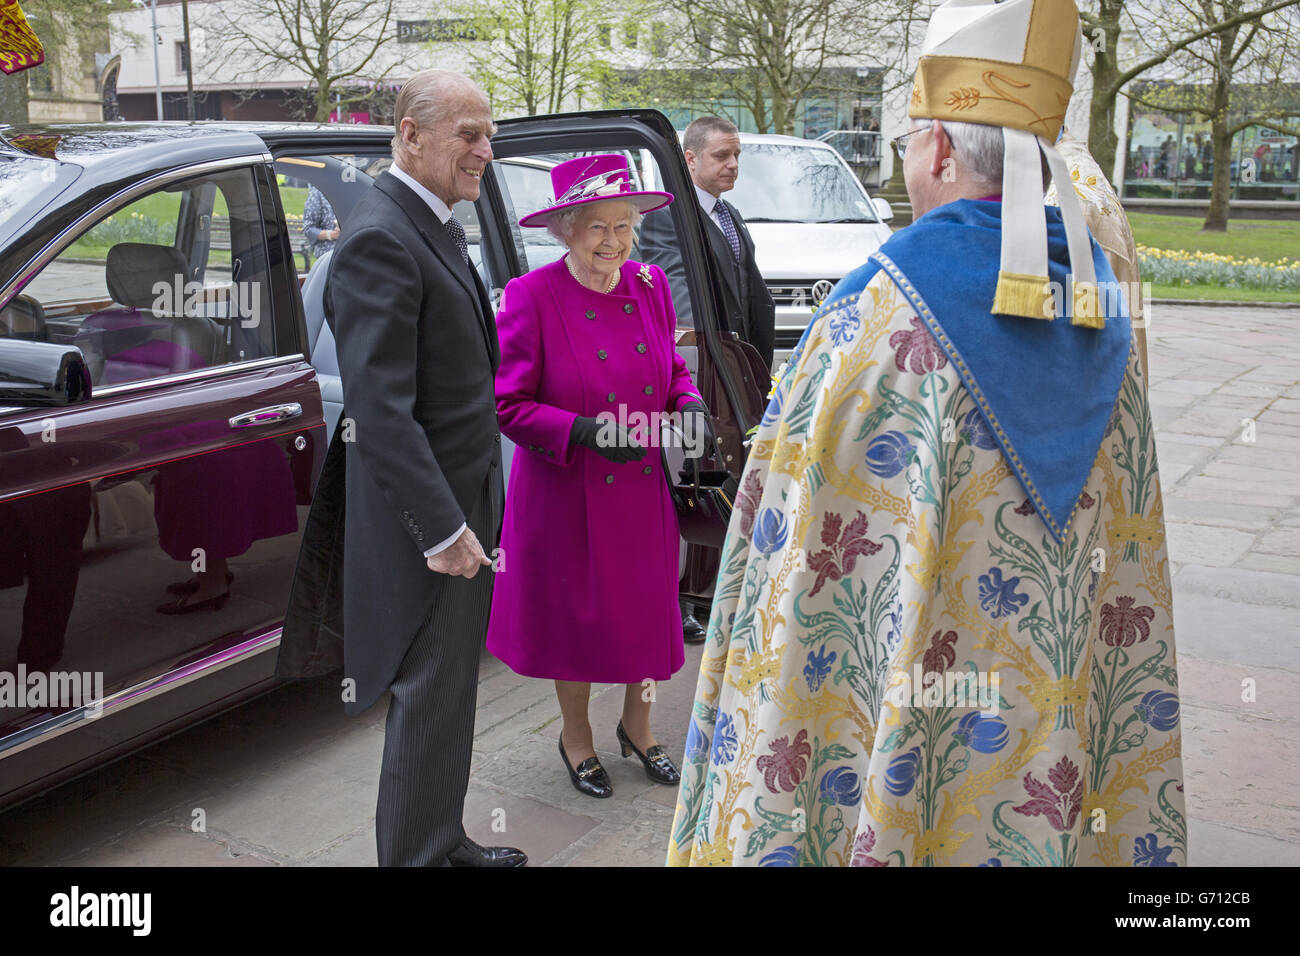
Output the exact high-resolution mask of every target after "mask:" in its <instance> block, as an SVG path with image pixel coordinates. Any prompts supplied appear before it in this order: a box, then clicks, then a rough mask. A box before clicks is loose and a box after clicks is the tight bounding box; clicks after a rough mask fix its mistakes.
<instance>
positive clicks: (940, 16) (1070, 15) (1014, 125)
mask: <svg viewBox="0 0 1300 956" xmlns="http://www.w3.org/2000/svg"><path fill="white" fill-rule="evenodd" d="M1082 51H1083V35H1082V34H1081V33H1080V31H1079V11H1078V9H1077V8H1076V7H1075V5H1074V0H948V2H947V3H944V4H943V5H942V6H940V7H939V8H938V9H936V10H935V11H934V14H933V15H932V16H931V17H930V23H929V26H928V27H927V29H926V34H925V43H924V44H923V46H922V48H921V60H920V62H919V63H918V64H917V68H916V80H915V82H914V84H913V86H912V99H911V105H910V107H909V108H908V111H907V114H908V116H911V117H914V118H916V119H937V120H940V121H943V120H955V121H959V122H966V123H983V124H985V125H988V126H1001V127H1002V130H1003V139H1004V142H1005V145H1006V150H1005V155H1004V158H1003V165H1002V261H1001V266H1000V269H999V271H998V285H997V292H996V294H995V296H994V300H993V308H992V311H994V312H997V313H1001V314H1004V315H1019V316H1025V317H1027V318H1039V319H1041V318H1050V317H1051V316H1052V315H1053V312H1054V310H1053V309H1052V307H1051V301H1052V300H1051V291H1050V282H1049V279H1048V273H1047V220H1046V212H1045V208H1046V207H1045V206H1044V204H1043V189H1042V172H1041V166H1040V164H1039V159H1038V157H1039V153H1040V152H1041V153H1042V154H1043V155H1044V156H1045V157H1046V158H1047V163H1048V168H1049V169H1050V170H1051V173H1052V181H1053V182H1055V183H1056V188H1057V192H1058V194H1059V196H1060V204H1061V216H1062V218H1063V219H1064V222H1065V234H1066V240H1067V243H1068V246H1069V251H1070V271H1071V273H1072V274H1073V277H1074V289H1073V293H1074V296H1073V299H1074V301H1073V306H1072V308H1071V309H1070V314H1071V321H1072V322H1073V323H1074V324H1075V325H1087V326H1090V327H1093V328H1100V327H1101V326H1102V324H1103V322H1104V318H1103V316H1102V315H1101V313H1100V311H1099V303H1098V301H1097V276H1096V270H1095V269H1094V268H1093V263H1092V248H1091V243H1090V242H1089V239H1088V230H1087V226H1086V225H1085V224H1084V219H1083V210H1082V208H1081V207H1080V206H1079V201H1078V197H1077V196H1076V195H1075V193H1074V189H1073V187H1072V185H1071V183H1070V174H1069V170H1068V168H1067V167H1066V164H1065V161H1064V160H1063V159H1062V158H1061V157H1060V155H1059V154H1058V153H1057V152H1056V149H1055V148H1054V147H1053V145H1052V144H1053V143H1055V141H1056V137H1057V134H1058V133H1059V132H1060V130H1061V126H1062V124H1063V123H1064V121H1065V108H1066V105H1067V104H1068V103H1069V102H1070V95H1071V93H1073V92H1074V76H1075V72H1076V71H1077V70H1078V67H1079V60H1080V58H1081V55H1082Z"/></svg>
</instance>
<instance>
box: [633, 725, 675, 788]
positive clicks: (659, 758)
mask: <svg viewBox="0 0 1300 956" xmlns="http://www.w3.org/2000/svg"><path fill="white" fill-rule="evenodd" d="M618 742H619V744H620V745H621V746H622V748H623V756H624V757H630V756H632V754H636V755H637V756H638V757H640V758H641V765H642V766H643V767H645V775H646V776H647V777H649V778H650V779H651V780H653V781H654V782H655V783H667V784H674V783H681V781H682V775H681V774H680V773H678V772H677V767H675V766H674V765H673V761H672V758H670V757H669V756H668V751H666V750H664V748H663V747H660V746H659V745H658V744H655V745H654V746H653V747H651V748H650V749H649V750H647V751H646V752H645V753H642V752H641V751H639V750H637V749H636V744H634V743H632V738H631V737H629V736H628V735H627V731H626V730H624V729H623V721H621V720H620V721H619V722H618Z"/></svg>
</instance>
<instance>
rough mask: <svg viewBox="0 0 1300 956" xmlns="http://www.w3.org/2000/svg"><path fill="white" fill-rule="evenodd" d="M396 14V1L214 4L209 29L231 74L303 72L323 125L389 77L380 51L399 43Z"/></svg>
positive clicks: (206, 22)
mask: <svg viewBox="0 0 1300 956" xmlns="http://www.w3.org/2000/svg"><path fill="white" fill-rule="evenodd" d="M393 12H394V11H393V0H229V2H226V3H219V4H210V5H208V8H207V9H205V10H204V12H203V15H202V25H203V29H204V30H205V31H206V35H207V39H208V46H209V53H210V54H215V56H216V57H218V58H219V59H218V62H220V63H222V64H223V68H224V69H226V70H227V71H228V73H227V75H228V76H230V77H231V78H233V79H236V80H249V81H252V80H254V79H256V78H257V77H258V76H259V75H262V74H266V73H289V74H297V75H299V76H301V77H302V78H303V79H305V80H306V81H307V87H308V92H309V94H310V97H311V105H310V110H311V114H312V118H314V119H315V120H316V122H320V123H323V122H325V121H327V120H328V119H329V115H330V113H331V111H333V110H335V109H338V110H340V111H342V110H343V109H344V108H346V107H347V106H349V105H352V104H354V103H358V102H362V101H365V100H366V99H368V96H369V94H368V92H366V89H365V87H366V86H367V85H369V84H373V83H375V82H377V81H381V80H383V79H384V78H385V77H386V76H387V75H388V72H389V70H390V69H391V61H386V60H385V59H384V58H383V57H381V56H380V51H381V49H382V48H383V46H384V44H385V43H388V42H392V40H393V37H392V35H391V25H392V22H393ZM385 63H388V65H384V64H385ZM197 65H198V64H196V66H197Z"/></svg>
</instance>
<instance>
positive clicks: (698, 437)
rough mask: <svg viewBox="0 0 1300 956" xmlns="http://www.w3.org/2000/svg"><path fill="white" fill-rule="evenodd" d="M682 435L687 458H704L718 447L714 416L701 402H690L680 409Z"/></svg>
mask: <svg viewBox="0 0 1300 956" xmlns="http://www.w3.org/2000/svg"><path fill="white" fill-rule="evenodd" d="M680 414H681V416H682V437H683V439H684V442H683V443H684V445H685V451H686V457H687V458H702V457H704V456H705V455H707V454H709V453H710V452H712V451H713V449H714V448H715V447H716V444H717V441H716V439H715V438H714V437H713V417H712V416H711V415H709V410H708V409H707V408H705V407H704V406H703V405H702V404H701V403H699V402H689V403H687V404H686V405H683V406H682V407H681V410H680Z"/></svg>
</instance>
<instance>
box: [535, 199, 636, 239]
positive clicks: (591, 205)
mask: <svg viewBox="0 0 1300 956" xmlns="http://www.w3.org/2000/svg"><path fill="white" fill-rule="evenodd" d="M608 203H624V204H626V205H627V206H628V208H629V209H631V210H632V236H633V238H634V239H635V237H636V231H637V230H638V229H639V228H640V227H641V220H642V219H643V218H644V217H643V216H642V215H641V211H640V210H639V209H637V208H636V205H635V204H634V203H633V202H632V201H631V200H630V199H602V200H601V201H600V202H585V203H582V204H580V205H577V206H570V207H569V208H568V209H561V210H560V211H559V212H557V213H556V214H555V215H554V216H552V217H551V218H550V219H549V220H548V221H547V223H546V231H547V232H549V233H550V234H551V235H553V236H554V237H555V238H556V239H559V240H560V242H562V243H564V244H565V245H566V246H567V245H568V244H569V240H570V239H572V238H573V227H574V226H575V225H577V222H578V220H579V219H580V218H582V216H583V214H584V213H585V212H586V211H587V210H589V209H595V208H596V207H598V206H604V205H606V204H608Z"/></svg>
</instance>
